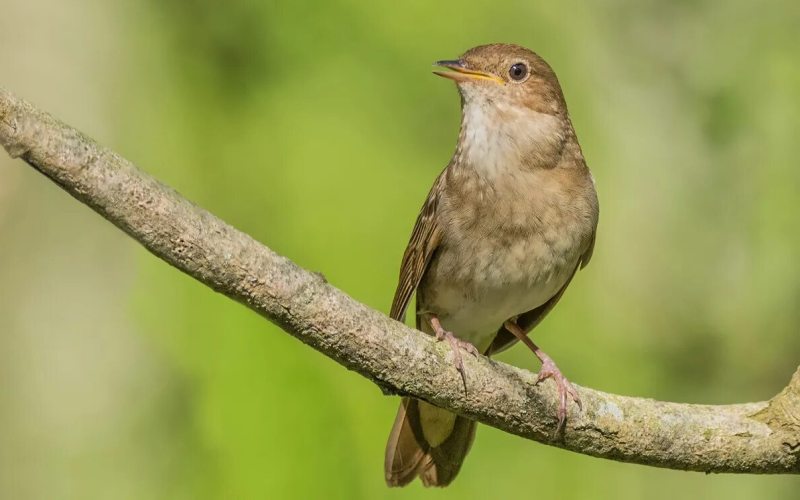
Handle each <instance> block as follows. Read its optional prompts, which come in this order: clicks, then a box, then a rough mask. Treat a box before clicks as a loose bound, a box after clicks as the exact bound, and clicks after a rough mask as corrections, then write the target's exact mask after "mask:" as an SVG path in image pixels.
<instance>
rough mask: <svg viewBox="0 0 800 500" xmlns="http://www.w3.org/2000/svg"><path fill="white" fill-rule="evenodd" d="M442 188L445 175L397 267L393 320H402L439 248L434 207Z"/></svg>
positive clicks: (438, 229)
mask: <svg viewBox="0 0 800 500" xmlns="http://www.w3.org/2000/svg"><path fill="white" fill-rule="evenodd" d="M443 184H444V172H442V173H441V174H440V175H439V177H438V178H437V179H436V182H434V184H433V187H432V188H431V191H430V193H428V198H427V199H426V200H425V204H424V205H422V209H421V210H420V212H419V216H417V223H416V224H415V225H414V230H413V231H412V232H411V239H410V240H409V242H408V247H407V248H406V251H405V253H404V254H403V261H402V263H401V264H400V280H399V282H398V283H397V290H396V291H395V292H394V300H393V301H392V310H391V312H390V313H389V316H391V317H392V319H396V320H398V321H403V320H404V318H405V313H406V308H407V307H408V302H409V301H410V300H411V295H412V294H413V293H414V290H416V288H417V286H418V285H419V283H420V281H421V280H422V276H423V275H424V274H425V270H426V269H427V267H428V263H430V261H431V257H432V256H433V253H434V252H435V251H436V248H437V247H438V246H439V242H440V240H441V231H440V228H439V225H438V223H437V220H436V207H437V205H438V204H439V195H440V194H441V192H442V187H443Z"/></svg>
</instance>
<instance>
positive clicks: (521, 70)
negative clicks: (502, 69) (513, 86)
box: [508, 63, 528, 81]
mask: <svg viewBox="0 0 800 500" xmlns="http://www.w3.org/2000/svg"><path fill="white" fill-rule="evenodd" d="M508 76H510V77H511V79H512V80H516V81H520V80H523V79H525V77H526V76H528V67H527V66H525V64H524V63H516V64H514V65H513V66H511V68H510V69H509V70H508Z"/></svg>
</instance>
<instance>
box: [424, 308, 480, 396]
mask: <svg viewBox="0 0 800 500" xmlns="http://www.w3.org/2000/svg"><path fill="white" fill-rule="evenodd" d="M431 326H432V327H433V332H434V333H435V334H436V340H438V341H439V342H441V341H443V340H446V341H447V343H448V344H450V349H452V350H453V363H454V364H455V365H456V370H458V373H459V374H460V375H461V381H462V382H463V383H464V392H467V375H466V373H465V372H464V361H463V360H462V358H461V350H462V349H463V350H465V351H467V352H468V353H470V354H472V355H473V356H475V357H478V354H480V353H479V352H478V348H477V347H475V346H474V345H472V344H471V343H470V342H467V341H466V340H461V339H460V338H458V337H456V336H455V335H453V332H450V331H447V330H445V329H444V328H443V327H442V324H441V323H440V322H439V318H437V317H435V316H433V317H431Z"/></svg>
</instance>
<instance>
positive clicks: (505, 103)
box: [434, 43, 566, 115]
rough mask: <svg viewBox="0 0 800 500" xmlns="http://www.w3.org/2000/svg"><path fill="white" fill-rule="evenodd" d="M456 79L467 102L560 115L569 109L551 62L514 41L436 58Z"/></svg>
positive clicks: (442, 72) (452, 77)
mask: <svg viewBox="0 0 800 500" xmlns="http://www.w3.org/2000/svg"><path fill="white" fill-rule="evenodd" d="M436 65H437V66H441V67H443V68H446V70H445V71H434V73H435V74H437V75H439V76H442V77H445V78H449V79H451V80H455V82H456V83H457V84H458V89H459V91H460V92H461V95H462V96H463V98H464V104H465V105H467V106H468V105H470V104H490V105H493V106H496V107H498V108H517V109H530V110H532V111H535V112H538V113H546V114H550V115H560V114H563V113H564V112H565V111H566V106H565V104H564V97H563V95H562V93H561V86H560V85H559V83H558V79H557V78H556V75H555V73H554V72H553V70H552V69H551V68H550V65H549V64H547V63H546V62H545V60H544V59H542V58H541V57H539V56H538V55H537V54H536V53H535V52H533V51H531V50H528V49H526V48H525V47H521V46H519V45H511V44H502V43H497V44H491V45H481V46H478V47H475V48H473V49H470V50H468V51H467V52H465V53H464V54H463V55H462V56H461V57H459V58H458V59H455V60H447V61H437V62H436Z"/></svg>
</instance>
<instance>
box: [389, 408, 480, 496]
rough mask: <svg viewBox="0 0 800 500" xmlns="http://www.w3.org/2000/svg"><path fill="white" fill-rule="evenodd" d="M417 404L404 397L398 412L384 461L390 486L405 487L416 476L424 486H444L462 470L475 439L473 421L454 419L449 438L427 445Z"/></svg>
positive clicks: (461, 418)
mask: <svg viewBox="0 0 800 500" xmlns="http://www.w3.org/2000/svg"><path fill="white" fill-rule="evenodd" d="M419 404H420V403H419V401H417V400H415V399H410V398H403V400H402V402H401V404H400V409H399V410H398V411H397V417H396V418H395V422H394V426H393V427H392V432H391V433H390V434H389V442H388V443H387V445H386V459H385V462H384V470H385V473H386V483H387V484H388V485H389V486H405V485H407V484H408V483H410V482H411V481H413V480H414V478H415V477H417V476H419V477H420V479H421V480H422V483H423V484H424V485H425V486H447V485H448V484H450V483H451V482H452V481H453V479H455V477H456V475H457V474H458V471H459V470H460V469H461V464H463V462H464V458H465V457H466V456H467V452H469V449H470V447H471V446H472V441H473V440H474V438H475V426H476V424H475V422H474V421H472V420H469V419H467V418H464V417H456V418H455V424H454V425H453V428H452V432H451V433H450V435H449V436H447V438H446V439H444V440H443V441H442V442H441V443H439V444H438V446H435V447H434V446H430V444H429V443H428V441H427V440H426V439H425V435H424V433H423V429H422V420H421V418H420V412H419ZM442 411H444V410H442Z"/></svg>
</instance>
